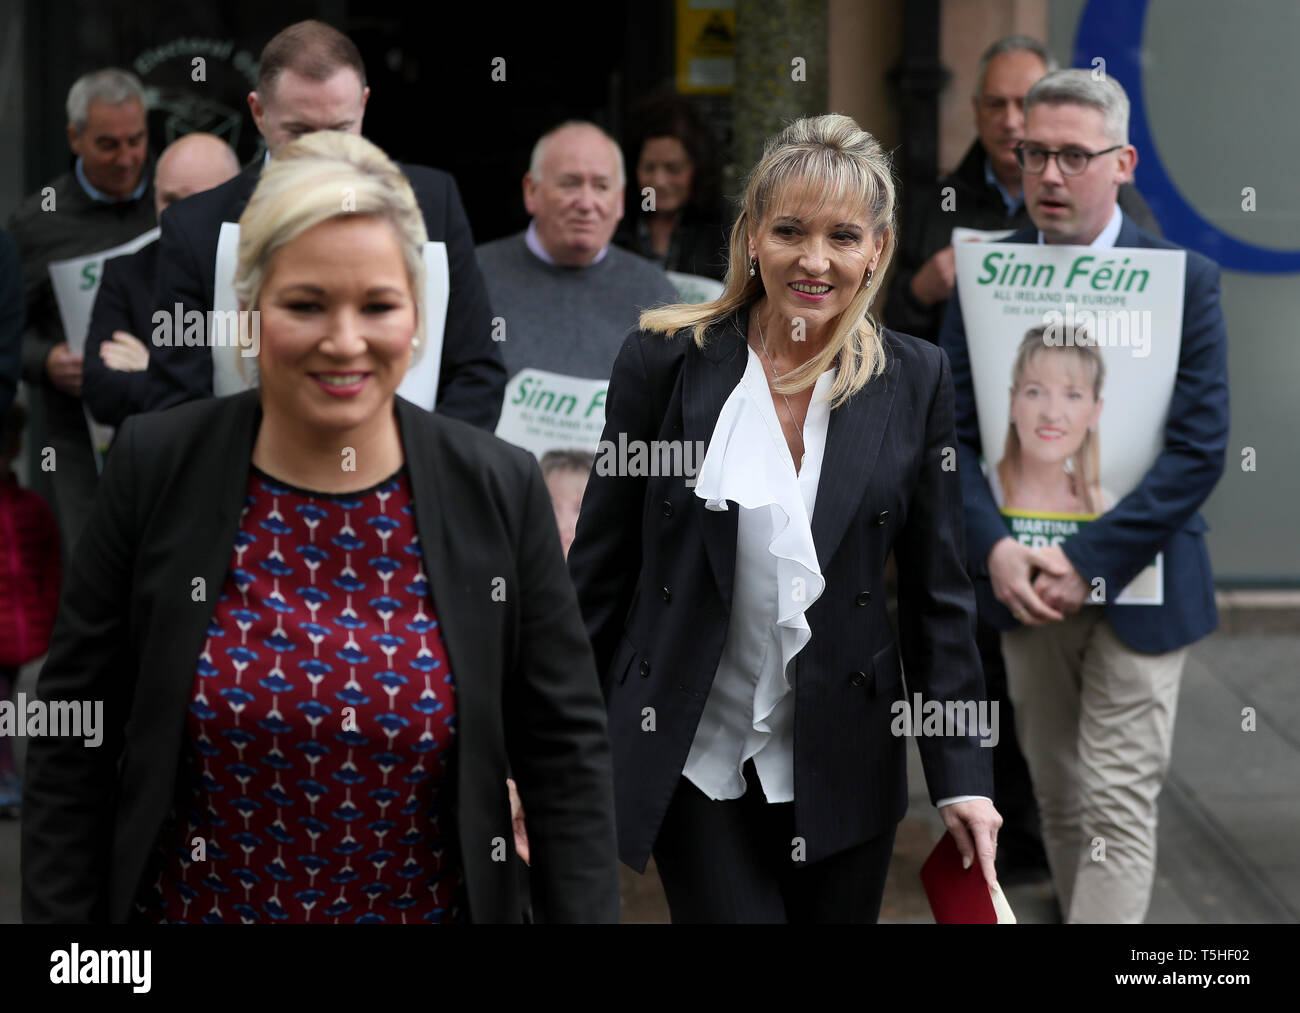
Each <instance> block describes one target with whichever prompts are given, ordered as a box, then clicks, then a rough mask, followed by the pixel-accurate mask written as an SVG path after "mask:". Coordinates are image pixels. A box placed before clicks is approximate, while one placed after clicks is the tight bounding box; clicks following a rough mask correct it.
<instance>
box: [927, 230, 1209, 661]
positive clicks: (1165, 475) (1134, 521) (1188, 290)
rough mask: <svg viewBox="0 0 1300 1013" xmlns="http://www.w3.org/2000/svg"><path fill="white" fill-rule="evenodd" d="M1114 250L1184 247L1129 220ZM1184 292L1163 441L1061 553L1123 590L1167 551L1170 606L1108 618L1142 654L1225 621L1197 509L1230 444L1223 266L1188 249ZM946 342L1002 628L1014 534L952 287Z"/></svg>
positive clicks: (977, 577)
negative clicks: (1008, 543) (986, 448)
mask: <svg viewBox="0 0 1300 1013" xmlns="http://www.w3.org/2000/svg"><path fill="white" fill-rule="evenodd" d="M1037 241H1038V232H1037V230H1036V229H1033V228H1029V229H1022V230H1021V231H1020V232H1017V233H1015V234H1014V235H1011V236H1009V237H1007V239H1006V240H1004V242H1008V243H1035V242H1037ZM1115 245H1116V246H1117V247H1137V248H1139V249H1143V248H1146V249H1156V250H1178V249H1182V247H1180V246H1178V245H1177V244H1176V243H1171V242H1168V241H1167V240H1164V239H1157V238H1156V237H1155V236H1153V235H1151V234H1149V233H1147V232H1143V231H1142V230H1141V229H1139V228H1138V227H1137V226H1136V225H1134V224H1133V223H1132V222H1131V221H1130V220H1129V218H1128V216H1127V215H1125V216H1124V221H1123V224H1122V225H1121V227H1120V231H1119V238H1118V240H1117V241H1116V243H1115ZM1186 252H1187V271H1186V275H1185V278H1184V287H1183V335H1182V343H1181V346H1180V351H1179V355H1178V376H1177V379H1176V380H1175V383H1174V392H1173V397H1172V399H1171V400H1170V402H1169V415H1168V418H1167V419H1166V421H1165V440H1164V447H1163V449H1162V450H1161V451H1160V455H1159V456H1158V457H1157V458H1156V461H1155V463H1154V464H1153V465H1152V466H1151V469H1150V470H1149V471H1148V472H1147V473H1146V475H1145V476H1144V477H1143V479H1142V481H1141V482H1140V483H1139V484H1138V486H1137V488H1136V489H1134V490H1133V491H1132V492H1130V493H1129V494H1128V495H1127V496H1125V497H1124V498H1123V499H1122V500H1120V501H1119V502H1118V503H1117V504H1116V505H1115V506H1114V507H1113V508H1112V509H1110V510H1108V511H1107V512H1106V513H1105V515H1104V516H1102V517H1101V518H1099V519H1098V520H1097V521H1094V522H1093V523H1091V524H1089V525H1088V527H1087V528H1086V529H1085V530H1084V531H1081V532H1080V533H1079V534H1077V535H1075V536H1074V537H1072V538H1070V539H1069V540H1068V541H1067V542H1066V543H1065V544H1064V545H1063V546H1062V548H1063V549H1064V551H1065V554H1066V556H1067V557H1069V560H1070V562H1071V563H1073V564H1074V567H1075V569H1077V570H1078V571H1079V573H1080V575H1082V576H1083V578H1084V579H1085V580H1087V581H1089V582H1091V581H1092V580H1094V579H1095V578H1097V577H1101V578H1102V579H1103V580H1104V581H1105V582H1106V583H1105V585H1104V586H1105V587H1106V588H1107V589H1112V588H1113V589H1114V593H1115V594H1118V593H1119V590H1120V589H1122V588H1124V587H1126V586H1127V585H1128V583H1129V581H1131V580H1132V579H1133V578H1134V577H1135V576H1137V574H1138V573H1139V572H1140V571H1141V570H1142V568H1143V567H1145V566H1146V565H1147V564H1148V563H1150V562H1151V560H1152V559H1154V558H1155V555H1156V553H1157V552H1163V553H1164V556H1165V558H1164V568H1165V588H1164V592H1165V602H1164V604H1163V605H1115V604H1113V603H1107V604H1106V605H1105V606H1104V607H1105V609H1106V618H1107V619H1108V620H1109V621H1110V624H1111V626H1112V627H1113V628H1114V630H1115V633H1116V634H1117V635H1118V636H1119V637H1120V639H1121V640H1123V641H1124V642H1125V643H1126V644H1128V645H1129V646H1130V647H1132V648H1133V649H1134V650H1138V651H1144V652H1147V653H1150V654H1157V653H1162V652H1164V651H1172V650H1175V649H1177V648H1179V647H1183V646H1185V645H1187V644H1190V643H1192V642H1193V641H1195V640H1199V639H1200V638H1201V637H1203V636H1205V635H1206V634H1207V633H1209V632H1211V631H1212V630H1213V629H1214V628H1215V627H1216V626H1217V625H1218V623H1219V615H1218V610H1217V609H1216V608H1215V604H1214V578H1213V576H1212V575H1211V573H1210V555H1209V552H1208V550H1207V549H1206V546H1205V534H1204V533H1205V532H1206V531H1208V530H1209V525H1208V524H1206V523H1205V519H1204V518H1203V517H1202V516H1201V515H1200V513H1198V512H1197V511H1198V510H1199V509H1200V506H1201V504H1202V503H1204V502H1205V500H1206V498H1207V497H1208V496H1209V495H1210V492H1211V491H1212V490H1213V489H1214V486H1215V485H1216V483H1217V482H1218V481H1219V476H1221V475H1222V474H1223V467H1224V454H1225V452H1226V450H1227V446H1228V333H1227V330H1226V329H1225V327H1224V322H1223V310H1222V309H1221V308H1220V306H1219V268H1218V265H1217V264H1215V263H1214V262H1213V261H1212V260H1209V259H1208V258H1206V257H1203V256H1201V254H1199V253H1194V252H1193V251H1191V250H1187V251H1186ZM939 345H940V347H942V348H943V349H944V351H946V352H947V353H948V358H949V360H950V361H951V362H952V377H953V383H954V384H955V386H956V391H957V438H958V440H959V441H960V442H959V444H958V458H959V462H960V464H959V470H960V473H961V484H962V497H963V499H964V500H965V502H966V541H967V545H968V546H969V549H970V571H971V576H972V578H973V580H974V581H975V589H976V594H977V596H978V598H979V602H980V612H981V614H982V615H983V616H985V617H986V618H987V619H988V621H989V622H991V623H992V624H993V625H994V626H996V627H998V628H999V629H1003V630H1009V629H1012V628H1014V627H1015V626H1016V625H1017V624H1016V620H1015V619H1014V618H1012V616H1011V613H1010V612H1009V611H1007V609H1006V607H1005V606H1003V605H1002V603H1001V602H999V601H998V600H997V599H996V598H994V597H993V586H992V583H991V582H990V580H989V575H988V555H989V550H991V549H992V548H993V545H994V543H996V542H997V541H998V540H999V539H1002V538H1006V537H1008V535H1007V526H1006V522H1005V521H1004V520H1003V518H1002V515H1001V514H1000V513H999V512H998V508H997V504H996V503H995V502H994V501H993V493H992V491H991V490H990V489H989V484H988V481H987V480H986V479H985V478H984V474H983V472H982V471H981V470H980V454H981V446H980V431H979V417H978V414H977V412H976V408H975V388H974V385H973V383H972V381H971V370H970V356H969V354H968V351H967V347H966V326H965V324H964V323H963V321H962V315H961V302H960V300H959V299H958V294H957V290H956V289H954V290H953V293H952V298H951V299H950V300H949V303H948V313H947V316H946V318H945V320H944V326H943V330H942V331H941V333H940V335H939Z"/></svg>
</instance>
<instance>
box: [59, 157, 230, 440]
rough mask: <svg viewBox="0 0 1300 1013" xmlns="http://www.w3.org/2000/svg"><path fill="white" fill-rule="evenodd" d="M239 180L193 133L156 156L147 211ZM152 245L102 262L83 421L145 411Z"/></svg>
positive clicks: (115, 421)
mask: <svg viewBox="0 0 1300 1013" xmlns="http://www.w3.org/2000/svg"><path fill="white" fill-rule="evenodd" d="M238 173H239V157H238V156H237V155H236V154H235V151H234V149H233V148H231V147H230V145H229V144H227V143H226V142H225V141H223V140H222V139H221V138H220V137H217V136H215V135H213V134H204V133H193V134H186V135H185V136H184V137H181V138H178V139H177V140H175V141H173V142H172V143H171V144H169V145H168V146H167V148H166V149H165V150H164V151H163V153H162V154H161V155H159V156H158V165H157V168H156V169H155V170H154V180H153V190H154V208H155V209H156V210H157V214H158V217H159V218H162V213H163V211H164V210H166V209H167V207H168V206H169V205H171V204H174V203H176V201H178V200H183V199H185V198H186V197H189V196H190V195H191V194H196V193H201V192H203V191H204V190H211V189H212V188H213V187H216V186H220V185H221V184H222V183H224V182H226V180H228V179H233V178H234V177H235V176H236V175H238ZM159 248H160V246H159V243H158V241H157V240H156V239H155V240H154V241H153V242H151V243H149V244H148V245H146V246H144V247H141V248H140V249H139V250H138V251H136V252H135V253H131V254H127V255H126V256H122V257H112V258H110V259H109V260H106V261H105V262H104V271H103V274H102V275H101V276H100V282H99V291H98V292H97V293H96V294H95V307H94V311H93V312H92V313H91V317H90V329H89V332H88V333H87V335H86V353H85V357H84V360H85V361H84V362H83V363H82V370H83V373H82V396H83V397H84V398H85V401H86V406H87V407H88V408H89V409H90V413H91V415H93V416H94V417H95V419H96V420H98V421H99V422H102V423H104V424H105V425H109V426H120V425H121V424H122V423H123V422H124V421H126V417H127V416H128V415H131V414H134V413H135V412H138V411H143V410H144V409H145V407H146V406H147V404H148V400H149V398H148V390H149V388H148V372H147V370H148V366H149V348H150V346H149V344H148V343H147V342H149V336H150V333H151V331H152V329H153V311H154V304H153V300H154V288H155V280H156V278H157V275H158V250H159Z"/></svg>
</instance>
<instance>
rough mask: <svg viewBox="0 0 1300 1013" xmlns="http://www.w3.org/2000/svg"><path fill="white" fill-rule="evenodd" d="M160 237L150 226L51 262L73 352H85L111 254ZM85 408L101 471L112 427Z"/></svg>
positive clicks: (56, 296) (133, 249)
mask: <svg viewBox="0 0 1300 1013" xmlns="http://www.w3.org/2000/svg"><path fill="white" fill-rule="evenodd" d="M157 238H158V229H156V228H155V229H150V230H149V231H148V232H144V233H141V234H140V235H138V236H136V237H135V238H134V239H132V240H129V241H127V242H125V243H122V244H121V245H120V246H114V247H112V248H111V249H108V250H101V251H100V252H98V253H91V254H88V255H86V256H84V257H71V258H69V259H67V260H54V261H51V262H50V265H49V270H50V285H51V286H52V287H53V289H54V301H55V303H56V304H57V305H58V307H59V320H60V322H61V323H62V324H63V335H64V337H65V338H67V340H68V348H69V349H70V350H71V351H72V353H73V354H74V355H84V354H85V352H86V338H87V337H89V335H90V315H91V313H92V311H93V310H94V308H95V296H96V295H97V294H98V293H99V283H100V282H101V281H102V280H103V277H104V261H106V260H108V259H109V258H111V257H124V256H126V255H127V254H130V253H136V252H138V251H139V250H141V249H142V248H144V247H145V246H148V245H149V244H150V243H152V242H153V241H154V240H155V239H157ZM136 337H137V338H139V339H140V340H141V341H143V342H145V343H146V344H147V343H148V341H149V337H148V335H145V334H137V335H136ZM83 411H85V414H86V429H87V431H88V433H89V435H90V445H91V447H93V448H94V451H95V467H96V468H98V469H99V470H101V471H102V470H103V467H104V454H105V453H107V451H108V445H109V443H110V442H112V439H113V427H112V426H106V425H102V424H101V423H99V422H96V421H95V420H94V418H92V417H91V414H90V411H89V409H86V408H85V407H84V406H83Z"/></svg>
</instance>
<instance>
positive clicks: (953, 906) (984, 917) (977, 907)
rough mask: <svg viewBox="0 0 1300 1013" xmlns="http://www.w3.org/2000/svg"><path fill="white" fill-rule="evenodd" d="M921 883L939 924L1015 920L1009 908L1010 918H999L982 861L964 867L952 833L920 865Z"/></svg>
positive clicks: (946, 835) (1007, 911) (990, 922)
mask: <svg viewBox="0 0 1300 1013" xmlns="http://www.w3.org/2000/svg"><path fill="white" fill-rule="evenodd" d="M921 883H922V885H924V887H925V896H926V899H927V900H929V902H930V910H931V911H933V912H934V920H935V921H936V922H937V923H938V924H940V925H996V924H998V923H999V922H1006V921H1014V916H1013V915H1011V910H1010V908H1009V907H1007V909H1006V915H1007V916H1008V917H1004V918H999V917H998V912H997V910H996V909H995V908H994V906H993V896H992V888H991V887H990V886H989V885H988V883H986V882H985V881H984V873H983V872H981V871H980V864H979V862H978V861H975V862H972V863H971V867H970V868H969V869H963V868H962V867H961V852H959V851H958V850H957V842H956V841H955V840H954V839H953V836H952V834H944V835H943V837H942V838H940V840H939V843H938V844H936V845H935V846H934V850H933V851H931V852H930V857H929V858H927V859H926V860H925V864H924V865H923V866H921ZM1004 906H1005V900H1004Z"/></svg>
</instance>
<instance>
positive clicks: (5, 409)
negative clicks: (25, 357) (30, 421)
mask: <svg viewBox="0 0 1300 1013" xmlns="http://www.w3.org/2000/svg"><path fill="white" fill-rule="evenodd" d="M25 316H26V307H25V306H24V305H23V265H22V264H21V263H20V262H19V260H18V247H17V246H15V245H14V241H13V240H12V239H10V238H9V233H7V232H5V231H4V230H3V229H0V419H3V418H4V417H5V415H7V414H8V413H9V406H10V405H11V404H13V402H14V397H15V395H17V393H18V378H19V373H20V371H21V367H22V351H23V320H24V318H25Z"/></svg>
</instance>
